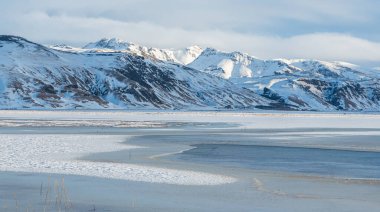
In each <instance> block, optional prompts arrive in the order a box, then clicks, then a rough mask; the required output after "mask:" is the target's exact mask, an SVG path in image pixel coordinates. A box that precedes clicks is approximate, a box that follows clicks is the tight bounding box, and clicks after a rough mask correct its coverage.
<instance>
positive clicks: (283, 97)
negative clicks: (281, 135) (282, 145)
mask: <svg viewBox="0 0 380 212" xmlns="http://www.w3.org/2000/svg"><path fill="white" fill-rule="evenodd" d="M188 66H189V67H192V68H194V69H197V70H201V71H203V72H206V73H209V74H212V75H215V76H218V77H221V78H224V79H228V80H230V81H232V82H233V83H234V84H236V85H238V86H240V87H245V88H249V89H251V90H253V91H255V92H257V93H258V94H260V95H262V96H264V97H267V98H269V99H272V100H277V101H281V102H283V103H285V104H289V105H293V106H294V107H296V108H298V109H305V110H371V111H378V110H379V109H380V107H379V105H380V102H379V100H380V81H379V75H378V74H375V73H372V72H370V71H363V70H360V69H359V67H358V66H356V65H353V64H349V63H344V62H325V61H318V60H302V59H300V60H284V59H277V60H261V59H258V58H255V57H251V56H249V55H247V54H243V53H240V52H232V53H227V52H221V51H218V50H215V49H211V48H208V49H206V50H205V51H203V52H202V54H201V55H200V56H199V57H198V58H197V59H196V60H194V61H193V62H192V63H190V64H189V65H188Z"/></svg>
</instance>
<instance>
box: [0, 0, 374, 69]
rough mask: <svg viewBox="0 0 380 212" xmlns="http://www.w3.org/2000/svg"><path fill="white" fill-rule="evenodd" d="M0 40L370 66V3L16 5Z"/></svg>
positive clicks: (0, 26)
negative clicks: (110, 40)
mask: <svg viewBox="0 0 380 212" xmlns="http://www.w3.org/2000/svg"><path fill="white" fill-rule="evenodd" d="M1 5H2V6H1V7H0V34H13V35H20V36H23V37H25V38H27V39H30V40H33V41H36V42H40V43H44V44H54V43H67V44H70V45H75V46H82V45H84V44H86V43H88V42H91V41H96V40H98V39H100V38H103V37H118V38H121V39H124V40H127V41H131V42H135V43H139V44H142V45H147V46H154V47H161V48H179V47H185V46H189V45H193V44H198V45H200V46H203V47H208V46H210V47H214V48H218V49H221V50H226V51H233V50H238V51H243V52H246V53H249V54H251V55H253V56H257V57H261V58H268V59H269V58H313V59H322V60H343V61H349V62H354V63H359V64H371V65H377V66H379V65H380V64H379V63H378V62H379V61H380V27H378V25H379V23H380V13H379V12H378V8H380V1H377V0H345V1H344V0H307V1H306V0H266V1H262V0H107V1H106V0H102V1H101V0H75V1H74V0H65V1H52V0H19V1H17V0H15V1H6V3H2V4H1Z"/></svg>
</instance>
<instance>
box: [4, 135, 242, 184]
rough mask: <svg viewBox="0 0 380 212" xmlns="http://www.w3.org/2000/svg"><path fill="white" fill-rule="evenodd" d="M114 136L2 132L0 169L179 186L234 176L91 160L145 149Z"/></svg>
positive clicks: (221, 181)
mask: <svg viewBox="0 0 380 212" xmlns="http://www.w3.org/2000/svg"><path fill="white" fill-rule="evenodd" d="M125 139H126V137H125V136H114V135H112V136H111V135H107V136H105V135H35V134H34V135H11V134H9V135H6V134H3V135H0V141H1V142H0V171H16V172H34V173H54V174H71V175H83V176H93V177H101V178H109V179H120V180H131V181H141V182H150V183H166V184H177V185H219V184H225V183H232V182H235V179H234V178H232V177H227V176H221V175H215V174H208V173H202V172H195V171H185V170H176V169H167V168H157V167H150V166H141V165H135V164H127V163H114V162H92V161H83V160H79V159H78V158H79V157H81V156H85V155H88V154H91V153H98V152H111V151H120V150H127V149H134V148H143V147H137V146H131V145H123V144H121V143H120V142H123V141H125Z"/></svg>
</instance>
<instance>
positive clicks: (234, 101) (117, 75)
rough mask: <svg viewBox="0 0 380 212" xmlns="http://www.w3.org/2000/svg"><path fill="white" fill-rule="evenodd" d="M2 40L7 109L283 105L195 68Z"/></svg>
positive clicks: (0, 81) (0, 92)
mask: <svg viewBox="0 0 380 212" xmlns="http://www.w3.org/2000/svg"><path fill="white" fill-rule="evenodd" d="M57 48H58V47H56V48H55V49H53V48H48V47H45V46H42V45H39V44H36V43H33V42H30V41H28V40H25V39H24V38H21V37H16V36H0V74H1V78H0V107H1V108H7V109H9V108H130V109H157V108H158V109H224V108H242V109H243V108H255V107H269V106H271V105H272V106H276V105H277V103H278V102H277V101H272V100H269V99H266V98H264V97H262V96H260V95H257V94H256V93H255V92H253V91H251V90H248V89H244V88H240V87H238V86H235V85H234V84H233V83H231V82H229V81H227V80H224V79H221V78H219V77H215V76H212V75H209V74H205V73H203V72H200V71H198V70H195V69H191V68H189V67H186V66H183V65H180V64H175V63H168V62H162V61H157V60H153V59H152V58H151V57H142V56H137V55H135V54H131V53H129V52H86V51H85V52H81V51H77V52H75V51H74V50H73V49H72V48H69V50H67V51H63V49H66V48H67V47H65V46H64V47H63V48H62V46H61V47H59V48H60V50H57Z"/></svg>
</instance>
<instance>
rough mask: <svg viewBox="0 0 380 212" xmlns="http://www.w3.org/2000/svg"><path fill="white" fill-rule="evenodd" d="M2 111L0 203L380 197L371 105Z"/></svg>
mask: <svg viewBox="0 0 380 212" xmlns="http://www.w3.org/2000/svg"><path fill="white" fill-rule="evenodd" d="M0 119H1V123H0V125H1V127H0V147H1V148H0V159H1V160H0V209H1V210H0V211H15V210H19V211H25V210H29V211H33V210H36V211H40V210H46V211H89V210H90V211H91V210H93V211H376V210H377V209H378V208H379V207H380V179H379V178H380V171H379V170H380V116H377V115H373V114H369V115H360V116H359V115H355V114H352V115H340V114H320V115H318V114H304V115H303V114H256V115H255V114H244V113H214V112H195V113H192V112H189V113H186V112H179V113H152V112H135V113H133V112H132V113H128V112H120V111H116V112H109V113H107V112H103V111H102V112H99V111H90V112H86V111H79V112H74V111H61V112H51V111H47V112H44V111H2V112H0ZM284 123H286V124H284ZM305 123H310V124H308V125H305ZM323 123H326V124H323ZM361 123H362V124H361Z"/></svg>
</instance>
